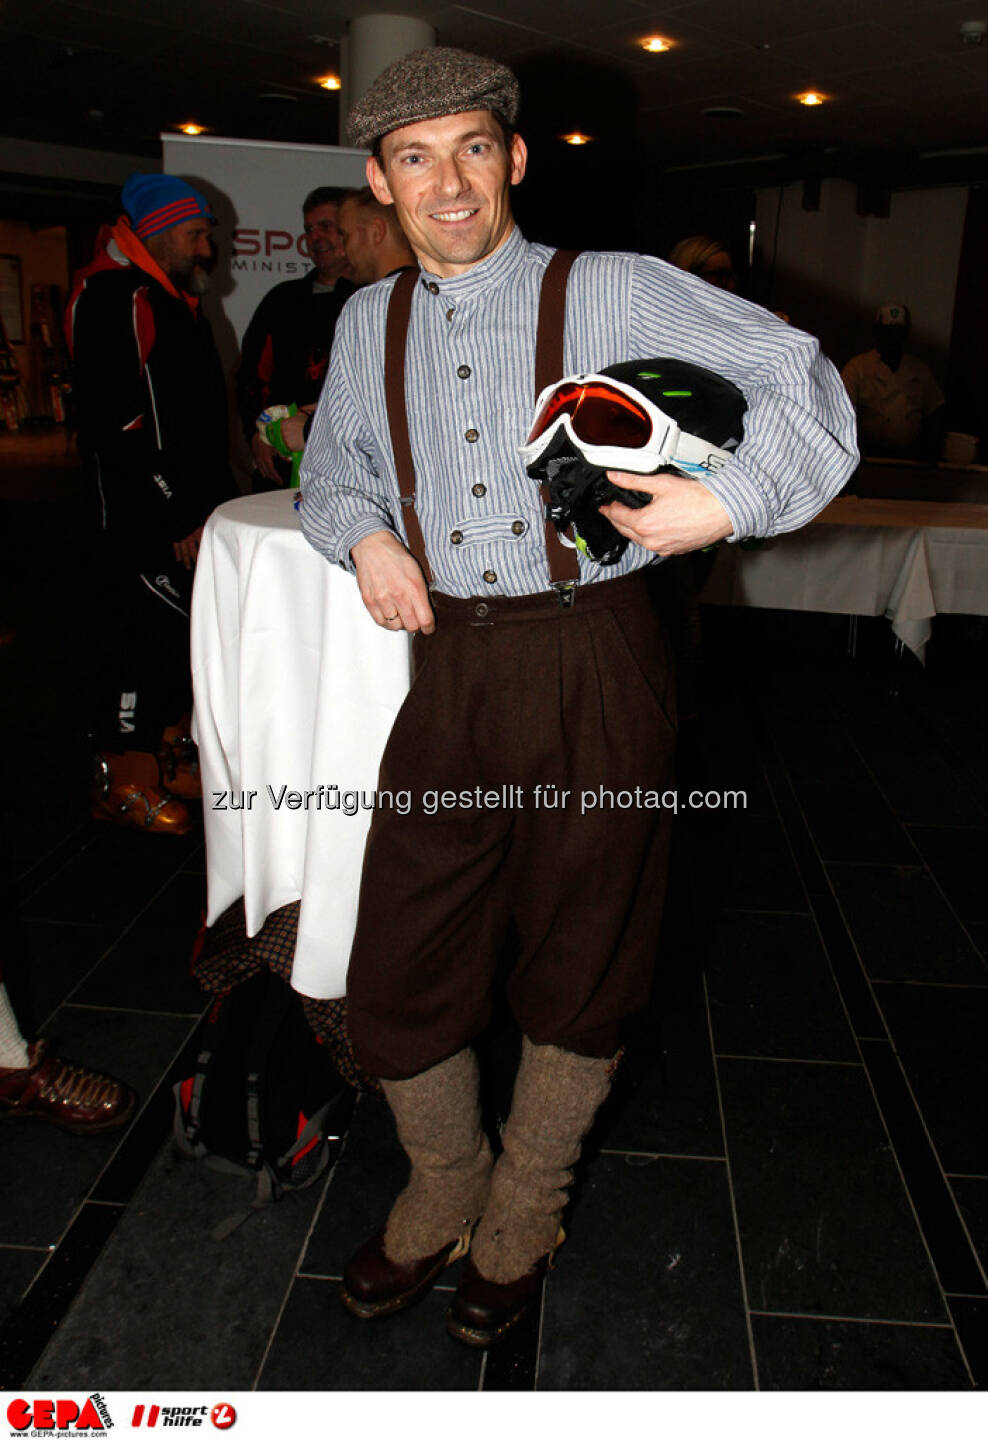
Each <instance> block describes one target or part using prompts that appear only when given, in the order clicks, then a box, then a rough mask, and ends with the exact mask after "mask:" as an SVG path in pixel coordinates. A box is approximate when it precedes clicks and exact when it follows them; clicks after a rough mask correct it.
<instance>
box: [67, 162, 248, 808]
mask: <svg viewBox="0 0 988 1440" xmlns="http://www.w3.org/2000/svg"><path fill="white" fill-rule="evenodd" d="M122 201H123V207H124V211H125V213H124V215H122V216H121V217H120V219H119V220H118V221H117V223H116V224H115V225H113V226H112V227H108V228H105V229H104V230H103V232H101V234H100V237H99V239H98V241H97V248H96V256H95V259H94V260H93V262H92V264H91V265H89V266H88V267H87V268H86V269H85V270H83V271H81V272H80V273H79V275H78V276H77V277H76V281H75V285H74V288H73V293H72V297H71V299H70V301H69V307H68V311H67V314H66V333H67V338H68V341H69V348H70V350H71V353H72V359H73V377H74V378H73V390H74V397H75V403H76V410H77V418H78V427H79V445H80V449H81V451H82V454H83V456H84V457H85V459H86V460H87V462H88V465H89V468H90V472H91V475H92V478H93V481H94V485H95V488H96V492H97V496H98V504H99V516H100V527H101V529H102V530H103V531H104V533H105V540H106V544H105V556H104V560H105V571H106V576H107V579H108V582H109V584H110V587H111V593H112V603H113V607H114V610H115V612H116V618H117V621H118V632H119V633H118V634H117V636H116V640H117V643H118V653H117V654H116V655H115V657H114V661H115V663H114V666H113V670H114V673H113V678H112V684H108V685H107V687H106V694H105V696H104V697H103V704H102V713H99V714H98V716H97V718H96V726H95V734H94V738H95V741H96V745H97V748H98V750H99V752H100V753H99V767H98V782H99V783H98V787H97V793H96V795H95V796H94V812H93V813H94V814H95V815H96V816H97V817H98V818H102V819H112V820H117V821H119V822H121V823H124V824H131V825H138V826H140V827H142V828H145V829H150V830H156V831H167V832H170V833H173V834H184V833H185V832H186V831H187V830H188V829H189V827H190V824H191V821H190V818H189V814H188V811H187V809H186V807H185V805H184V804H182V802H181V800H180V799H176V798H174V797H175V795H185V796H186V797H192V796H194V795H195V794H196V793H197V788H198V779H197V775H196V774H195V771H194V762H193V760H192V751H191V741H187V740H185V738H184V737H183V736H181V735H180V734H178V733H176V732H177V731H179V730H180V729H181V728H182V727H181V726H180V725H179V721H180V719H181V717H183V714H184V713H185V712H187V711H188V709H189V708H190V680H189V603H190V599H191V591H192V576H193V571H194V568H195V562H196V556H197V554H198V550H199V541H200V538H201V535H202V527H203V523H204V522H205V520H206V518H207V516H208V515H209V513H210V511H211V510H213V509H214V508H215V506H216V505H217V504H219V503H220V501H221V500H224V499H227V498H229V497H230V496H231V495H233V494H234V493H235V489H234V486H233V482H232V479H231V476H230V470H229V463H228V434H227V407H226V388H225V384H224V379H223V372H222V367H221V365H220V360H219V356H218V354H217V351H216V346H215V343H214V341H213V336H212V332H211V330H210V328H209V322H208V321H207V320H206V318H205V316H204V315H203V314H202V310H201V307H200V302H199V297H200V295H201V294H202V293H203V292H204V291H205V289H206V288H207V285H208V270H209V268H210V266H211V263H212V258H213V249H212V242H211V233H212V228H213V226H214V224H215V220H214V217H213V215H212V213H211V211H210V208H209V205H208V203H207V201H206V200H205V199H204V197H203V196H202V195H200V194H199V192H198V191H196V190H194V189H193V188H192V187H191V186H190V185H187V184H186V183H185V182H184V181H183V180H180V179H178V178H177V177H176V176H172V175H141V174H137V175H132V176H131V177H130V179H129V180H128V181H127V184H126V185H125V186H124V189H123V194H122ZM166 732H167V737H168V738H170V739H171V740H172V741H173V742H174V746H170V745H167V744H165V743H164V742H165V739H166ZM175 746H177V747H178V748H177V750H176V748H175ZM162 764H163V766H164V773H163V774H162V773H161V767H162Z"/></svg>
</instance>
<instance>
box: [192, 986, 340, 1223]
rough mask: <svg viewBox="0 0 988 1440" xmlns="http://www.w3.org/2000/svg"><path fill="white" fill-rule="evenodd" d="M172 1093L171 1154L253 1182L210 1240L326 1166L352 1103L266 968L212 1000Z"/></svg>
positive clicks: (287, 992)
mask: <svg viewBox="0 0 988 1440" xmlns="http://www.w3.org/2000/svg"><path fill="white" fill-rule="evenodd" d="M173 1088H174V1094H175V1140H176V1143H177V1145H178V1148H179V1150H180V1151H181V1152H182V1153H183V1154H186V1155H189V1156H191V1157H192V1158H193V1159H195V1160H200V1161H202V1162H203V1163H204V1164H205V1165H207V1166H208V1167H209V1168H211V1169H214V1170H222V1171H226V1172H232V1173H235V1174H237V1173H239V1174H253V1175H256V1177H257V1191H256V1196H255V1199H254V1201H253V1204H252V1205H251V1206H250V1207H249V1208H248V1209H247V1210H245V1211H243V1212H242V1213H240V1214H237V1215H234V1216H231V1217H230V1218H229V1220H227V1221H225V1222H224V1223H223V1224H222V1225H220V1226H219V1227H218V1228H217V1230H216V1231H214V1235H215V1238H217V1239H222V1238H224V1237H225V1236H226V1235H229V1234H231V1233H232V1231H233V1230H235V1229H236V1228H237V1226H238V1225H240V1224H241V1223H242V1222H243V1221H244V1220H245V1219H247V1217H248V1216H249V1215H250V1214H251V1212H252V1211H253V1210H257V1209H259V1208H260V1207H261V1206H263V1205H266V1204H268V1203H269V1202H270V1201H272V1200H278V1199H280V1198H281V1196H282V1194H283V1193H284V1191H286V1190H299V1189H302V1188H303V1187H304V1186H306V1185H311V1184H312V1183H313V1182H314V1181H315V1180H317V1179H318V1178H319V1176H320V1175H323V1174H325V1172H326V1171H327V1169H328V1168H329V1167H330V1166H331V1165H333V1164H335V1163H336V1160H337V1158H338V1156H339V1153H340V1150H341V1149H342V1145H343V1138H344V1136H345V1134H346V1128H347V1125H348V1123H349V1120H350V1116H351V1114H352V1112H353V1106H354V1102H355V1099H356V1095H355V1092H354V1091H353V1090H352V1089H351V1087H350V1086H348V1085H347V1084H345V1083H344V1081H343V1080H342V1079H341V1078H340V1076H339V1073H338V1072H337V1070H336V1067H335V1065H334V1064H333V1061H332V1059H331V1057H330V1054H329V1051H328V1050H327V1049H326V1047H325V1046H324V1045H322V1044H320V1042H319V1040H318V1038H317V1036H316V1035H315V1033H314V1031H313V1030H312V1028H311V1026H310V1025H309V1023H308V1021H307V1020H306V1018H305V1014H304V1012H303V1009H302V1001H301V997H300V996H299V995H297V994H296V993H295V991H294V990H292V989H291V987H290V986H289V985H287V984H286V983H285V981H284V980H282V979H281V978H280V977H279V976H277V975H274V974H272V973H271V971H269V970H263V971H262V972H261V973H260V974H258V975H255V976H253V977H252V978H251V979H250V980H246V981H244V983H243V984H241V985H238V986H237V987H236V988H235V989H233V990H231V991H230V992H229V994H227V995H224V996H221V997H220V998H219V999H217V1000H216V1001H215V1003H214V1004H213V1006H212V1008H211V1010H210V1011H209V1013H208V1015H207V1016H206V1018H205V1019H204V1020H203V1022H202V1025H201V1027H200V1034H199V1056H198V1059H197V1061H196V1068H195V1070H194V1072H193V1073H192V1074H190V1075H188V1076H187V1077H186V1078H185V1079H184V1080H180V1081H178V1083H177V1084H176V1085H175V1086H174V1087H173Z"/></svg>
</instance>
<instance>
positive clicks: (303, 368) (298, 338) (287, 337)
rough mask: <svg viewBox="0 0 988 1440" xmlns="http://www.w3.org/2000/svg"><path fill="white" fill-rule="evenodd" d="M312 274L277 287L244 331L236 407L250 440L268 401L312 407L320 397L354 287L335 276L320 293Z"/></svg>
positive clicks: (282, 283) (311, 272) (269, 292)
mask: <svg viewBox="0 0 988 1440" xmlns="http://www.w3.org/2000/svg"><path fill="white" fill-rule="evenodd" d="M316 278H317V272H316V271H315V270H310V271H309V273H308V274H307V275H302V276H300V277H299V278H298V279H297V280H283V281H282V282H281V284H280V285H275V286H274V288H273V289H272V290H269V291H268V293H267V294H266V295H265V296H264V298H263V300H262V301H261V302H260V304H259V305H258V307H257V309H256V310H255V311H254V314H253V317H252V318H251V322H250V324H249V325H248V326H247V329H246V330H245V331H244V338H243V341H242V342H241V346H240V356H241V360H240V371H239V374H238V375H237V410H238V412H239V415H240V423H241V425H242V426H243V431H244V435H245V436H246V438H247V440H248V441H250V440H251V438H252V437H253V436H254V435H255V434H256V422H257V417H258V415H260V413H261V411H262V410H265V409H266V408H267V406H268V405H290V404H292V403H293V402H294V403H295V404H296V405H300V406H301V405H311V404H314V403H315V402H316V401H317V400H318V399H319V392H320V391H321V390H322V384H323V381H324V380H325V378H326V370H327V368H328V366H329V352H330V349H331V347H332V344H333V331H334V330H335V329H336V320H337V317H338V315H339V313H340V311H341V310H342V308H343V304H344V301H346V300H348V299H349V297H350V296H351V295H352V294H353V292H354V289H355V287H354V286H353V285H352V284H351V283H350V281H349V280H337V282H336V284H335V285H334V286H333V289H332V290H331V291H318V290H315V289H314V288H313V287H314V285H315V283H316Z"/></svg>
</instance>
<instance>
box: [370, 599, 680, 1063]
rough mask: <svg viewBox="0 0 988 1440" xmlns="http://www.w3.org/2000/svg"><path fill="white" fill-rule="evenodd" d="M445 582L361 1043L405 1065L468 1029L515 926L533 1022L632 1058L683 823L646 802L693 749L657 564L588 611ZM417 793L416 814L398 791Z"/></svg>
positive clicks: (422, 644)
mask: <svg viewBox="0 0 988 1440" xmlns="http://www.w3.org/2000/svg"><path fill="white" fill-rule="evenodd" d="M432 600H433V605H434V608H435V612H436V630H435V633H434V634H432V635H428V636H421V635H418V636H416V637H415V642H414V644H415V660H416V675H415V680H414V683H413V685H412V689H411V691H410V692H409V695H408V697H407V699H406V701H405V703H404V705H403V706H402V709H401V711H400V712H399V715H398V718H397V719H396V721H395V725H394V728H393V730H392V732H391V736H390V738H389V740H388V744H387V747H386V750H385V753H384V758H383V761H382V765H381V773H380V781H379V789H380V791H381V792H382V796H383V799H382V803H380V804H379V807H378V808H377V809H376V810H375V813H374V815H373V817H372V821H371V827H370V833H369V836H368V841H367V850H366V855H365V860H364V871H363V881H362V885H361V892H360V908H359V914H358V921H357V931H356V935H355V938H354V944H353V951H352V954H351V960H350V970H349V976H348V981H347V996H348V1015H349V1026H350V1034H351V1038H352V1041H353V1045H354V1050H355V1053H356V1055H357V1058H358V1061H359V1063H360V1064H361V1065H362V1066H363V1067H364V1068H365V1069H366V1070H367V1071H368V1072H369V1073H370V1074H373V1075H378V1076H381V1077H383V1078H384V1079H389V1080H401V1079H405V1078H408V1077H409V1076H412V1075H416V1074H419V1073H420V1072H421V1071H423V1070H426V1069H428V1068H429V1067H430V1066H432V1065H436V1064H438V1063H439V1062H440V1061H442V1060H444V1059H446V1057H447V1056H450V1055H452V1054H455V1053H456V1051H458V1050H460V1049H462V1048H463V1047H464V1046H466V1045H469V1044H470V1042H471V1041H472V1040H473V1039H474V1038H475V1037H476V1036H477V1035H478V1034H479V1033H480V1032H481V1031H482V1030H483V1028H484V1026H485V1025H486V1023H487V1021H488V1019H489V1017H490V1013H491V992H492V988H493V985H494V980H495V974H496V971H497V968H498V963H499V960H500V958H501V955H502V952H503V949H504V943H505V939H506V936H507V934H508V933H509V930H510V928H511V927H512V925H513V928H514V930H515V932H516V934H517V937H518V939H519V941H520V946H519V952H518V955H517V958H516V959H515V960H514V963H513V964H512V966H511V969H510V972H509V974H508V976H507V982H506V983H507V997H508V1001H509V1004H510V1005H511V1008H512V1011H513V1013H514V1015H515V1018H516V1019H517V1021H518V1023H519V1025H520V1027H521V1029H522V1031H523V1032H524V1033H525V1034H526V1035H527V1036H528V1037H529V1039H530V1040H531V1041H532V1042H533V1043H534V1044H536V1045H556V1046H559V1047H561V1048H563V1049H567V1050H572V1051H574V1052H576V1053H578V1054H586V1055H596V1056H610V1055H613V1054H614V1052H615V1051H616V1050H617V1048H618V1046H619V1043H620V1025H621V1022H622V1021H623V1020H624V1019H626V1018H627V1017H628V1016H630V1015H633V1014H634V1013H636V1012H637V1011H639V1010H640V1009H642V1008H643V1006H644V1005H645V1004H646V1002H647V999H648V992H649V986H650V982H651V976H652V969H653V966H654V962H655V952H656V946H657V943H658V934H659V924H660V920H661V913H662V899H663V893H664V887H665V875H666V868H667V859H668V847H669V831H670V824H671V819H672V812H671V810H668V809H656V808H647V803H646V802H647V793H648V792H651V794H652V796H653V797H654V795H655V794H656V793H657V792H658V793H659V794H661V792H663V791H665V790H669V789H670V788H671V787H672V784H673V770H672V759H673V752H674V748H675V702H674V683H673V677H672V671H671V661H670V657H669V649H668V645H667V643H666V639H665V635H664V633H663V627H662V623H661V620H660V619H659V617H658V615H657V613H656V610H655V606H654V602H653V598H652V587H651V585H650V583H649V579H648V577H646V576H644V575H640V574H639V575H632V576H628V577H623V578H621V579H618V580H611V581H604V582H602V583H600V584H597V585H591V586H581V587H579V588H578V590H577V592H576V596H575V600H574V603H573V605H572V607H571V608H562V607H560V605H559V604H558V602H557V600H556V597H555V595H554V593H553V592H551V591H550V592H547V593H546V594H545V595H535V596H520V597H503V596H491V597H490V599H485V600H480V599H476V600H460V599H453V598H451V597H449V596H445V595H442V594H433V596H432ZM538 786H541V787H542V788H541V790H540V791H538V792H537V791H536V787H538ZM551 787H555V789H554V790H553V789H552V788H551ZM478 788H479V791H480V796H479V797H478V794H477V792H478ZM400 791H409V792H411V810H410V813H408V814H405V815H402V814H401V813H399V809H398V807H397V806H393V805H391V804H390V803H388V802H387V797H386V796H385V795H384V792H391V794H392V795H393V796H394V797H395V798H396V799H397V798H398V793H399V792H400ZM564 791H568V792H569V794H568V796H566V797H565V800H564V798H563V792H564ZM444 792H445V794H446V797H447V799H448V798H449V796H450V794H452V795H454V796H455V797H456V800H455V803H454V804H452V805H449V806H445V805H444V804H443V799H442V797H443V795H444ZM585 792H586V793H585ZM485 797H493V800H489V805H490V808H488V804H485ZM590 797H592V802H593V803H591V798H590ZM629 798H630V803H629ZM553 799H555V801H556V803H555V805H554V806H553V805H551V803H550V802H551V801H552V800H553ZM402 808H404V807H402ZM430 810H432V811H433V812H434V813H431V814H430V813H428V812H429V811H430Z"/></svg>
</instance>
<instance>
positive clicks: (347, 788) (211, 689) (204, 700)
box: [192, 491, 410, 997]
mask: <svg viewBox="0 0 988 1440" xmlns="http://www.w3.org/2000/svg"><path fill="white" fill-rule="evenodd" d="M294 493H296V492H288V491H275V492H272V493H269V494H262V495H251V496H247V497H245V498H244V499H240V500H231V501H229V502H228V503H227V504H225V505H221V506H220V507H219V509H217V510H216V511H215V512H214V514H213V515H212V516H211V518H210V520H209V522H208V523H207V525H206V528H205V531H204V533H203V541H202V548H201V550H200V553H199V560H198V563H197V566H196V581H195V590H194V594H193V605H192V677H193V687H194V692H195V719H194V733H195V736H196V739H197V741H198V744H199V759H200V764H201V767H202V783H203V814H204V817H205V826H206V870H207V887H208V914H207V924H213V923H214V921H215V920H216V919H217V918H218V917H219V916H220V915H221V914H222V913H223V911H224V910H226V909H227V907H228V906H229V905H231V904H232V903H233V901H235V900H237V899H238V898H239V897H240V896H241V895H242V896H243V897H244V900H245V907H246V914H247V932H248V934H250V935H254V934H256V933H257V931H258V930H259V929H260V927H261V925H262V924H263V923H264V920H265V918H266V916H267V915H269V914H270V913H271V912H272V911H273V910H277V909H278V908H279V907H280V906H282V905H287V904H288V903H289V902H290V901H292V900H297V899H299V898H300V897H301V900H302V905H301V911H300V916H299V932H298V943H297V947H296V952H295V968H294V972H293V976H292V983H293V985H294V986H295V988H296V989H297V990H300V991H301V992H302V993H303V994H306V995H315V996H320V997H325V996H335V995H341V994H342V993H343V989H344V981H345V977H346V966H347V961H348V958H349V953H350V944H351V941H352V939H353V929H354V923H355V920H356V906H357V892H358V886H359V881H360V868H361V863H362V859H363V848H364V841H365V838H366V834H367V827H368V824H369V822H370V814H371V812H370V810H369V809H363V808H361V809H359V810H358V811H357V813H356V814H354V815H347V814H345V813H344V810H343V808H342V807H341V808H339V809H333V810H330V809H328V808H326V798H327V795H328V794H329V787H331V786H333V785H335V786H338V787H339V792H340V793H345V792H354V791H363V792H366V794H367V796H368V797H370V795H371V793H372V792H374V791H375V790H376V787H377V772H378V766H379V763H380V758H381V752H382V750H383V748H384V743H385V741H386V739H387V737H388V733H389V731H390V729H391V726H392V723H393V721H394V717H395V715H396V714H397V712H398V709H399V707H400V706H401V703H402V701H403V699H404V697H405V695H406V693H407V691H408V686H409V682H410V647H409V644H408V637H407V636H406V635H405V634H404V633H400V634H397V635H393V634H389V633H388V632H387V631H385V630H382V629H381V628H380V627H379V626H377V625H375V624H374V622H373V621H372V620H371V619H370V617H369V615H368V614H367V612H366V610H365V609H364V606H363V604H362V602H361V599H360V595H359V592H358V590H357V584H356V581H355V580H354V578H353V576H351V575H348V574H346V573H345V572H344V571H343V570H341V569H340V568H339V567H337V566H335V565H330V564H329V563H328V562H327V561H326V560H324V559H323V558H322V556H321V555H318V554H317V553H316V551H315V550H313V549H312V547H311V546H310V545H309V544H308V542H307V541H306V539H305V537H304V536H303V535H302V533H301V531H300V530H299V528H298V518H297V516H296V513H295V510H294V508H293V504H292V500H293V495H294ZM320 786H322V787H323V793H322V795H320V793H319V787H320ZM282 787H287V789H286V791H285V799H284V801H283V803H282V804H281V806H280V807H278V806H277V805H276V801H277V798H278V796H279V795H280V794H281V792H282ZM251 791H254V792H256V793H255V794H254V795H253V796H252V797H251V796H250V795H249V792H251ZM292 791H295V792H297V793H298V794H299V795H300V796H301V797H302V803H301V804H300V805H299V806H298V808H295V809H291V808H288V807H289V804H290V803H291V798H290V792H292ZM306 791H315V792H316V793H315V794H314V795H311V796H309V797H308V798H307V799H306V797H305V792H306ZM215 792H227V793H226V802H225V803H226V805H227V807H229V806H230V804H231V801H232V802H233V803H234V804H236V803H240V802H241V800H243V804H244V807H245V808H242V809H232V808H226V809H221V808H216V807H217V801H216V798H215Z"/></svg>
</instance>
